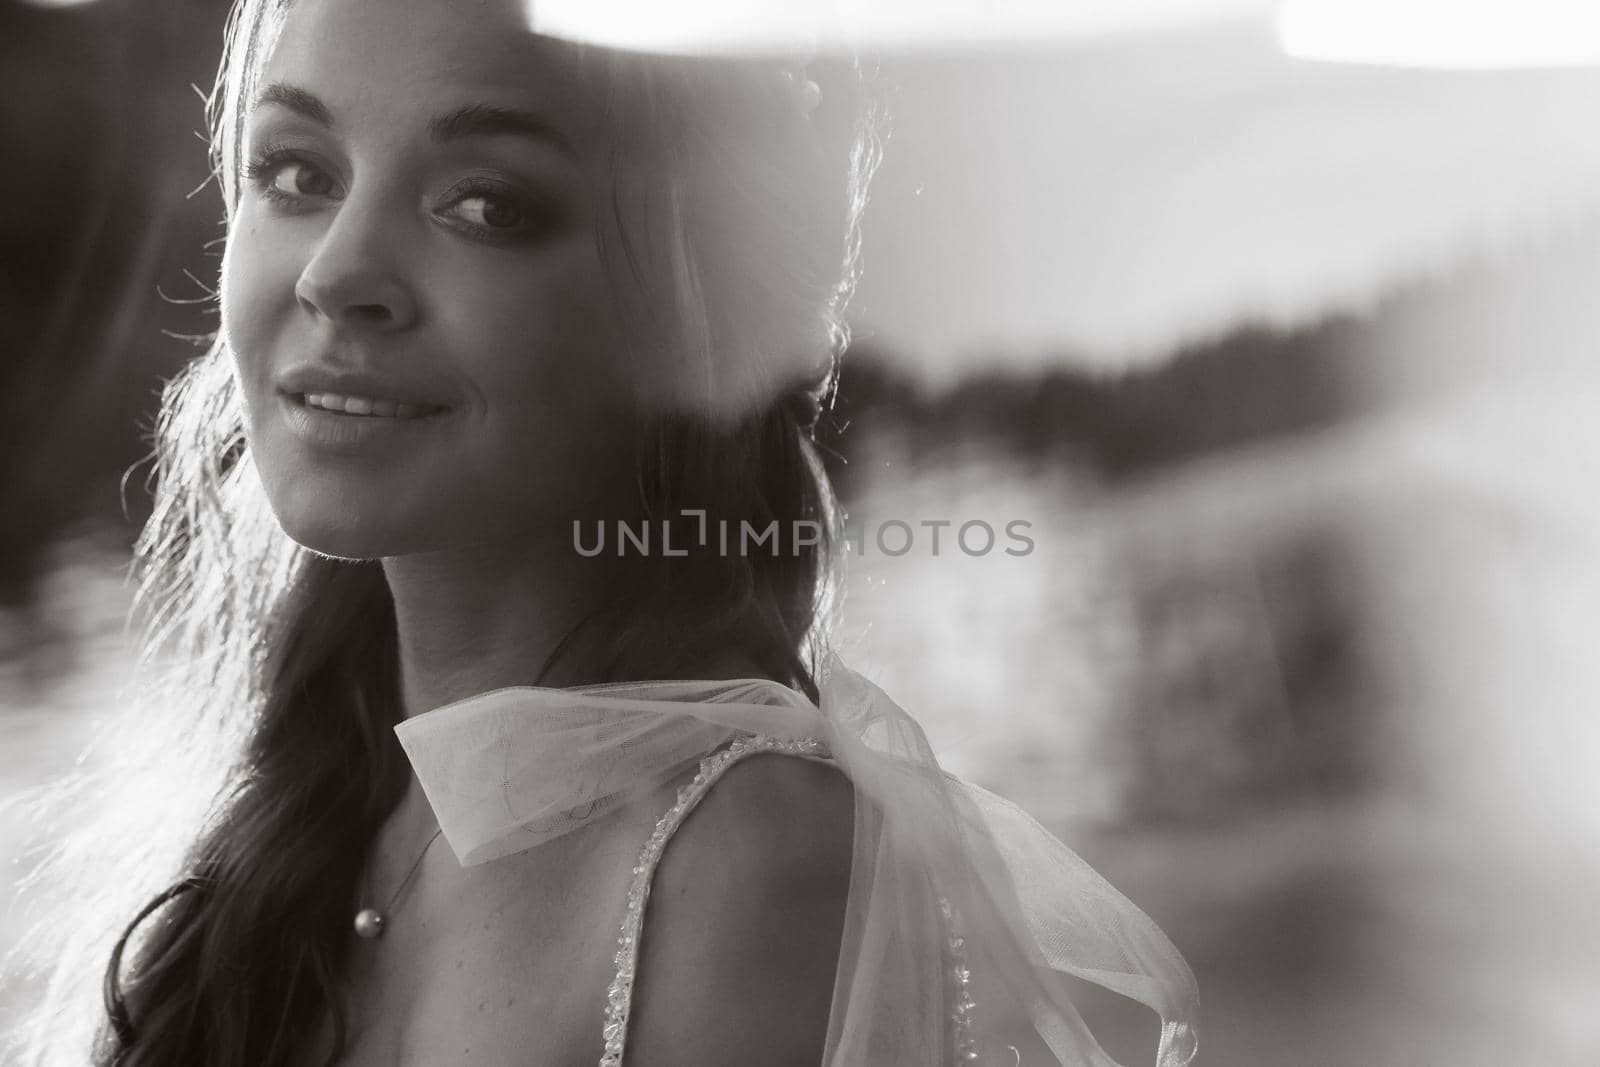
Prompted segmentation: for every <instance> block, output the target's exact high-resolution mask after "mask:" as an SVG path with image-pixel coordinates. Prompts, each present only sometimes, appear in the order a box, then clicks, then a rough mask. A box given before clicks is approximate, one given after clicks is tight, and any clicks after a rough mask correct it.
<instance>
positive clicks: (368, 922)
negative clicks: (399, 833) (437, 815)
mask: <svg viewBox="0 0 1600 1067" xmlns="http://www.w3.org/2000/svg"><path fill="white" fill-rule="evenodd" d="M442 833H444V827H442V826H441V827H439V828H438V829H436V830H434V831H433V834H432V835H431V836H429V838H428V843H427V844H425V845H423V846H422V851H421V852H418V853H417V858H416V859H414V860H412V861H411V868H410V869H409V870H407V871H406V876H405V877H404V878H402V879H400V884H399V885H398V886H396V887H395V890H394V893H393V895H391V896H390V897H389V902H388V903H387V904H385V905H384V906H383V910H382V911H377V910H374V909H372V908H366V907H360V908H357V910H356V921H355V927H356V933H357V934H359V935H361V936H362V937H365V938H369V939H370V938H375V937H379V936H381V935H382V934H383V927H384V924H385V923H386V922H387V921H388V917H389V913H390V912H392V911H393V910H394V906H395V905H396V904H397V903H399V901H400V895H401V894H402V893H404V892H405V891H406V886H408V885H410V884H411V880H412V879H413V878H415V877H416V876H417V871H418V870H420V869H421V868H422V861H423V860H425V859H427V858H428V850H429V849H431V848H432V847H433V843H434V842H435V841H437V840H439V835H440V834H442Z"/></svg>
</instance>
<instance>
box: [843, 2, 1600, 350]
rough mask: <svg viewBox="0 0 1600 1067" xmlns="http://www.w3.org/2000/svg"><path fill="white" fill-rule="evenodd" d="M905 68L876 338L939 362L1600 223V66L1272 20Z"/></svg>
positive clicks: (1097, 337) (1169, 327)
mask: <svg viewBox="0 0 1600 1067" xmlns="http://www.w3.org/2000/svg"><path fill="white" fill-rule="evenodd" d="M886 69H888V70H889V71H890V74H891V77H892V78H893V79H894V81H895V82H896V83H897V84H898V87H899V88H898V93H897V101H896V107H895V111H896V120H895V124H894V126H895V129H894V133H893V136H892V139H891V141H890V143H889V145H888V149H887V155H886V160H885V163H884V166H883V168H882V170H881V171H880V181H879V184H878V187H877V190H876V199H875V201H874V203H873V205H872V208H871V214H870V215H869V220H868V230H867V241H866V257H867V258H866V276H865V279H864V281H863V284H862V287H861V289H860V291H859V300H858V302H857V304H856V311H857V320H858V334H860V335H863V336H870V337H875V338H876V339H877V340H878V341H880V342H881V343H882V344H883V345H884V346H886V347H888V348H890V349H896V350H900V351H902V352H905V353H914V354H915V355H916V359H915V362H916V365H917V367H918V368H919V369H921V370H922V371H924V372H925V374H926V375H927V376H928V377H929V378H931V379H934V380H939V379H943V378H948V377H949V376H950V375H951V374H953V373H954V372H956V371H958V370H960V369H962V368H964V367H967V366H970V360H971V359H973V358H975V357H974V354H975V353H978V352H983V353H988V352H991V351H994V352H998V353H999V356H998V357H996V358H1000V359H1002V360H1003V361H1011V362H1016V363H1021V364H1032V363H1037V362H1038V361H1040V360H1041V359H1042V358H1044V355H1043V353H1044V352H1045V350H1047V349H1054V350H1056V351H1057V352H1059V351H1060V350H1063V349H1070V350H1072V351H1073V352H1075V353H1076V354H1077V355H1078V356H1079V357H1080V358H1081V359H1083V360H1085V361H1087V362H1089V363H1091V364H1093V365H1096V366H1105V367H1117V366H1124V365H1128V364H1130V363H1138V362H1141V361H1148V360H1150V359H1153V358H1158V357H1159V356H1161V355H1163V354H1165V353H1166V352H1168V351H1169V350H1170V349H1171V348H1172V347H1173V346H1174V345H1175V344H1177V343H1178V342H1180V341H1184V340H1195V339H1204V338H1207V337H1210V336H1214V335H1216V334H1219V333H1222V332H1225V331H1227V330H1228V329H1230V328H1232V327H1234V326H1236V325H1238V324H1239V323H1241V322H1243V321H1245V320H1259V321H1266V322H1273V323H1279V324H1285V325H1299V324H1306V323H1311V322H1314V321H1316V320H1317V319H1319V318H1321V317H1323V316H1325V315H1327V314H1328V313H1330V312H1334V311H1340V310H1355V309H1361V308H1365V307H1369V306H1371V304H1372V303H1373V302H1374V301H1375V300H1376V299H1377V298H1379V297H1380V296H1381V295H1383V294H1384V293H1386V292H1388V291H1390V290H1391V289H1392V288H1393V287H1395V286H1396V285H1399V284H1402V283H1404V282H1408V281H1413V280H1416V279H1419V278H1424V277H1428V276H1433V275H1438V274H1441V273H1445V272H1449V271H1452V270H1455V269H1458V268H1460V267H1462V266H1465V265H1468V264H1470V263H1472V262H1474V261H1480V260H1482V259H1484V258H1486V257H1492V256H1495V255H1498V254H1502V253H1504V252H1506V251H1509V250H1512V249H1516V248H1519V247H1522V246H1524V245H1527V244H1529V243H1537V242H1539V241H1541V240H1543V239H1544V238H1545V237H1547V236H1550V235H1552V234H1556V233H1559V232H1561V231H1567V230H1571V229H1572V228H1574V227H1579V226H1585V225H1592V224H1596V223H1600V128H1597V126H1596V122H1595V120H1596V117H1597V111H1596V105H1597V103H1600V68H1592V67H1591V68H1571V69H1561V70H1545V71H1512V72H1506V71H1501V72H1488V73H1486V72H1439V71H1419V70H1402V69H1393V68H1384V67H1375V66H1358V65H1351V64H1342V63H1341V64H1329V63H1313V62H1306V61H1302V60H1295V59H1290V58H1288V57H1287V56H1285V55H1284V54H1283V52H1282V50H1281V48H1280V47H1279V45H1278V42H1277V40H1276V38H1275V37H1274V35H1273V29H1272V25H1271V21H1270V19H1268V18H1265V17H1261V18H1256V19H1237V20H1233V21H1231V22H1224V23H1221V24H1217V25H1211V26H1204V27H1198V28H1189V29H1186V30H1179V31H1168V32H1165V33H1159V34H1138V35H1127V36H1120V37H1115V38H1111V39H1108V40H1106V41H1103V42H1099V43H1094V44H1080V45H1078V46H1076V47H1069V48H1062V47H1056V48H1054V49H1053V50H1050V49H1036V50H1034V51H1033V52H1031V53H1016V52H1013V53H1012V54H1007V55H999V56H996V57H994V58H991V59H987V60H975V59H972V58H966V59H948V60H939V59H929V58H926V57H924V58H920V59H916V60H900V61H898V62H895V63H893V64H891V65H888V66H887V67H886ZM1595 232H1596V237H1595V239H1596V240H1597V241H1600V227H1597V228H1596V231H1595ZM1056 358H1059V356H1058V357H1056Z"/></svg>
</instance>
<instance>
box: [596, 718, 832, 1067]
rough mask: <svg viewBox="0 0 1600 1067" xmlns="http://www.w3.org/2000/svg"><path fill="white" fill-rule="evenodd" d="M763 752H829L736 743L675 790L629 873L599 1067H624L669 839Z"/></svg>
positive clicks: (810, 745) (798, 745)
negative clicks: (655, 881) (647, 917)
mask: <svg viewBox="0 0 1600 1067" xmlns="http://www.w3.org/2000/svg"><path fill="white" fill-rule="evenodd" d="M762 752H781V753H783V754H785V755H789V756H810V757H812V758H815V759H826V758H828V748H827V746H826V745H824V744H823V743H822V742H821V741H818V740H815V739H813V738H805V739H803V740H799V741H790V740H782V739H778V738H773V737H763V736H759V735H758V736H753V737H745V738H740V739H739V740H737V741H734V742H733V744H731V745H729V746H728V747H727V748H724V749H720V750H718V751H716V752H713V753H712V754H711V755H709V756H707V757H706V758H705V759H703V760H701V761H700V769H699V771H698V772H697V773H696V774H695V776H694V780H693V781H691V782H690V783H689V784H688V785H686V786H684V787H683V788H682V789H679V790H678V801H677V803H675V804H673V805H672V807H670V808H668V809H667V811H666V813H665V814H664V815H662V816H661V818H660V819H659V820H657V821H656V828H655V830H654V832H652V833H651V834H650V839H649V840H648V841H646V842H645V845H644V849H643V850H642V851H641V852H640V853H639V862H638V863H636V864H634V867H633V883H632V884H631V885H630V886H629V887H628V907H627V911H626V912H625V913H624V915H623V919H622V933H621V935H620V936H619V937H618V938H617V954H616V964H617V974H616V977H615V978H613V979H612V980H611V988H610V989H608V990H607V991H606V1021H605V1027H604V1029H603V1030H602V1031H601V1033H602V1035H603V1036H604V1037H605V1043H606V1045H605V1054H604V1055H603V1056H601V1057H600V1067H621V1064H622V1052H623V1047H624V1046H625V1045H626V1044H627V1040H628V1011H629V1007H630V1005H631V1003H632V1000H633V976H634V974H635V972H636V970H637V968H638V965H639V931H640V929H641V928H642V926H643V923H644V907H645V903H646V902H647V901H648V900H649V899H650V880H651V877H652V876H653V875H654V874H655V870H656V865H657V864H658V863H660V862H661V856H662V853H663V852H665V851H666V848H667V841H668V839H669V838H671V837H672V835H673V834H674V833H676V832H677V829H678V827H679V826H681V825H683V820H684V819H686V818H688V817H689V813H690V812H692V811H693V810H694V809H695V806H696V805H697V804H699V803H700V801H701V800H702V799H703V798H704V797H705V795H706V793H707V792H709V791H710V789H711V787H712V786H713V785H715V784H716V782H717V779H718V778H721V777H722V775H723V773H724V772H725V771H727V769H728V768H729V767H732V766H733V765H734V764H735V763H737V762H738V761H739V760H741V759H744V758H745V757H746V756H754V755H757V754H758V753H762Z"/></svg>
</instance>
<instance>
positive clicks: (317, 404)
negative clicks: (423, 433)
mask: <svg viewBox="0 0 1600 1067" xmlns="http://www.w3.org/2000/svg"><path fill="white" fill-rule="evenodd" d="M305 401H306V406H307V407H313V408H321V409H322V410H323V411H337V412H339V413H340V414H343V415H366V416H370V417H373V418H384V419H414V418H417V417H418V416H420V415H422V414H423V409H422V408H421V407H420V406H419V405H417V404H402V403H400V402H398V401H395V400H377V399H374V398H373V397H369V396H340V395H339V394H338V393H307V394H306V398H305Z"/></svg>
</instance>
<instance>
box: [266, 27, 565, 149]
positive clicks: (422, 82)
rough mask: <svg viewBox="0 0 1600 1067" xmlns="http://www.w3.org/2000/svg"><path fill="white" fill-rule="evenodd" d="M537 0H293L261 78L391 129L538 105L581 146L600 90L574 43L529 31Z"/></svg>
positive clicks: (351, 118)
mask: <svg viewBox="0 0 1600 1067" xmlns="http://www.w3.org/2000/svg"><path fill="white" fill-rule="evenodd" d="M531 2H533V0H293V2H292V3H291V4H290V5H289V7H288V10H287V13H286V16H285V19H284V22H283V25H282V30H281V32H280V33H279V35H278V37H277V39H276V41H274V42H273V43H272V47H271V51H270V53H269V54H268V56H267V60H266V62H265V64H264V65H263V66H262V69H261V72H260V78H259V81H260V83H261V84H267V83H271V82H279V83H287V84H291V85H294V86H296V87H298V88H301V89H305V90H307V91H309V92H311V93H312V94H314V95H315V96H317V97H318V98H320V99H321V100H323V101H324V102H326V103H327V104H328V106H329V107H330V109H331V110H333V112H334V114H335V117H336V120H338V121H339V123H340V124H341V125H343V124H344V123H345V122H347V121H348V122H351V123H354V124H362V123H366V122H372V123H378V124H381V125H382V126H383V127H387V128H393V127H395V126H396V125H397V124H398V125H400V126H404V125H407V124H408V123H410V122H415V123H417V124H422V123H426V122H427V120H428V119H429V118H430V117H432V116H433V115H435V114H438V113H440V112H443V111H447V110H450V109H451V108H453V107H457V106H459V105H463V104H473V103H484V104H492V105H506V106H512V107H518V108H530V109H534V110H537V111H538V112H539V113H541V114H542V115H544V116H545V117H546V118H547V119H548V120H549V121H550V122H551V123H552V124H553V125H555V126H557V127H558V128H559V129H561V130H562V132H563V133H565V134H567V135H568V136H569V137H571V138H572V139H574V140H580V139H582V136H583V135H584V134H585V133H587V132H590V131H592V128H593V127H594V125H595V122H596V95H597V94H596V93H595V92H594V91H593V89H592V88H591V87H590V85H591V83H590V82H589V81H588V79H587V78H585V76H584V68H583V64H582V63H581V62H580V57H579V55H578V53H577V51H576V50H575V49H574V48H573V47H572V46H570V45H565V44H563V43H561V42H557V41H553V40H550V39H549V38H544V37H539V36H537V35H535V34H534V33H532V32H531V31H530V30H529V29H528V26H527V18H526V15H525V9H524V5H525V3H531Z"/></svg>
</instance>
